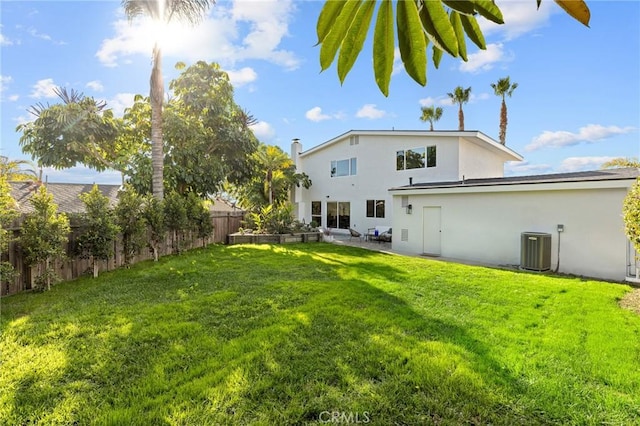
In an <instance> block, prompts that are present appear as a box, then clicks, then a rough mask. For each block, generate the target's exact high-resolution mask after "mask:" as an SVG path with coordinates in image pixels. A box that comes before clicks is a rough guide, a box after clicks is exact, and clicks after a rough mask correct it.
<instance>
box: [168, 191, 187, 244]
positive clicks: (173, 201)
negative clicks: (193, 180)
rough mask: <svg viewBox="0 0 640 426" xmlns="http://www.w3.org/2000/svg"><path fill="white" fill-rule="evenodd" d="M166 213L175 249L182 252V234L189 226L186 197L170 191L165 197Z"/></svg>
mask: <svg viewBox="0 0 640 426" xmlns="http://www.w3.org/2000/svg"><path fill="white" fill-rule="evenodd" d="M164 215H165V223H166V225H167V229H168V230H169V232H171V242H172V246H173V250H174V252H176V253H180V251H181V248H182V247H181V244H182V234H183V232H184V231H185V229H187V227H188V226H189V217H188V216H187V206H186V203H185V198H184V197H183V196H182V195H180V194H178V193H177V192H176V191H171V192H169V193H168V194H167V195H166V196H165V198H164Z"/></svg>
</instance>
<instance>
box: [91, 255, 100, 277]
mask: <svg viewBox="0 0 640 426" xmlns="http://www.w3.org/2000/svg"><path fill="white" fill-rule="evenodd" d="M91 260H92V262H93V278H98V259H96V258H95V257H92V258H91Z"/></svg>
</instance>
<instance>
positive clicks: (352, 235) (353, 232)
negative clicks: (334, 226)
mask: <svg viewBox="0 0 640 426" xmlns="http://www.w3.org/2000/svg"><path fill="white" fill-rule="evenodd" d="M353 238H358V239H359V240H360V241H362V234H361V233H359V232H358V231H356V230H355V229H352V228H349V241H351V240H352V239H353Z"/></svg>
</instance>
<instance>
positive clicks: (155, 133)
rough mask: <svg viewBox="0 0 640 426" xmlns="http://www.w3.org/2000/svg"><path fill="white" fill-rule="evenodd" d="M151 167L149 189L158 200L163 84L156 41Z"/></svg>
mask: <svg viewBox="0 0 640 426" xmlns="http://www.w3.org/2000/svg"><path fill="white" fill-rule="evenodd" d="M150 86H151V92H150V100H151V167H152V169H153V176H152V179H151V190H152V192H153V196H154V197H156V198H157V199H158V200H162V199H163V198H164V184H163V170H162V168H163V167H164V152H163V151H164V149H163V140H162V102H163V98H164V85H163V82H162V51H161V50H160V46H159V45H158V44H157V43H156V45H155V46H154V48H153V69H152V70H151V81H150Z"/></svg>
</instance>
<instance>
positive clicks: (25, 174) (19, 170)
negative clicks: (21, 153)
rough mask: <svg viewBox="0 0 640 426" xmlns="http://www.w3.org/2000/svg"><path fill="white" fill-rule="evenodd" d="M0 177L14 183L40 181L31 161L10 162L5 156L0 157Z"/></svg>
mask: <svg viewBox="0 0 640 426" xmlns="http://www.w3.org/2000/svg"><path fill="white" fill-rule="evenodd" d="M25 166H26V168H25ZM0 176H2V177H4V178H6V180H7V181H14V182H21V181H33V180H37V179H38V174H37V173H36V171H35V169H34V166H33V164H32V163H31V161H27V160H10V159H9V158H8V157H5V156H0Z"/></svg>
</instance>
